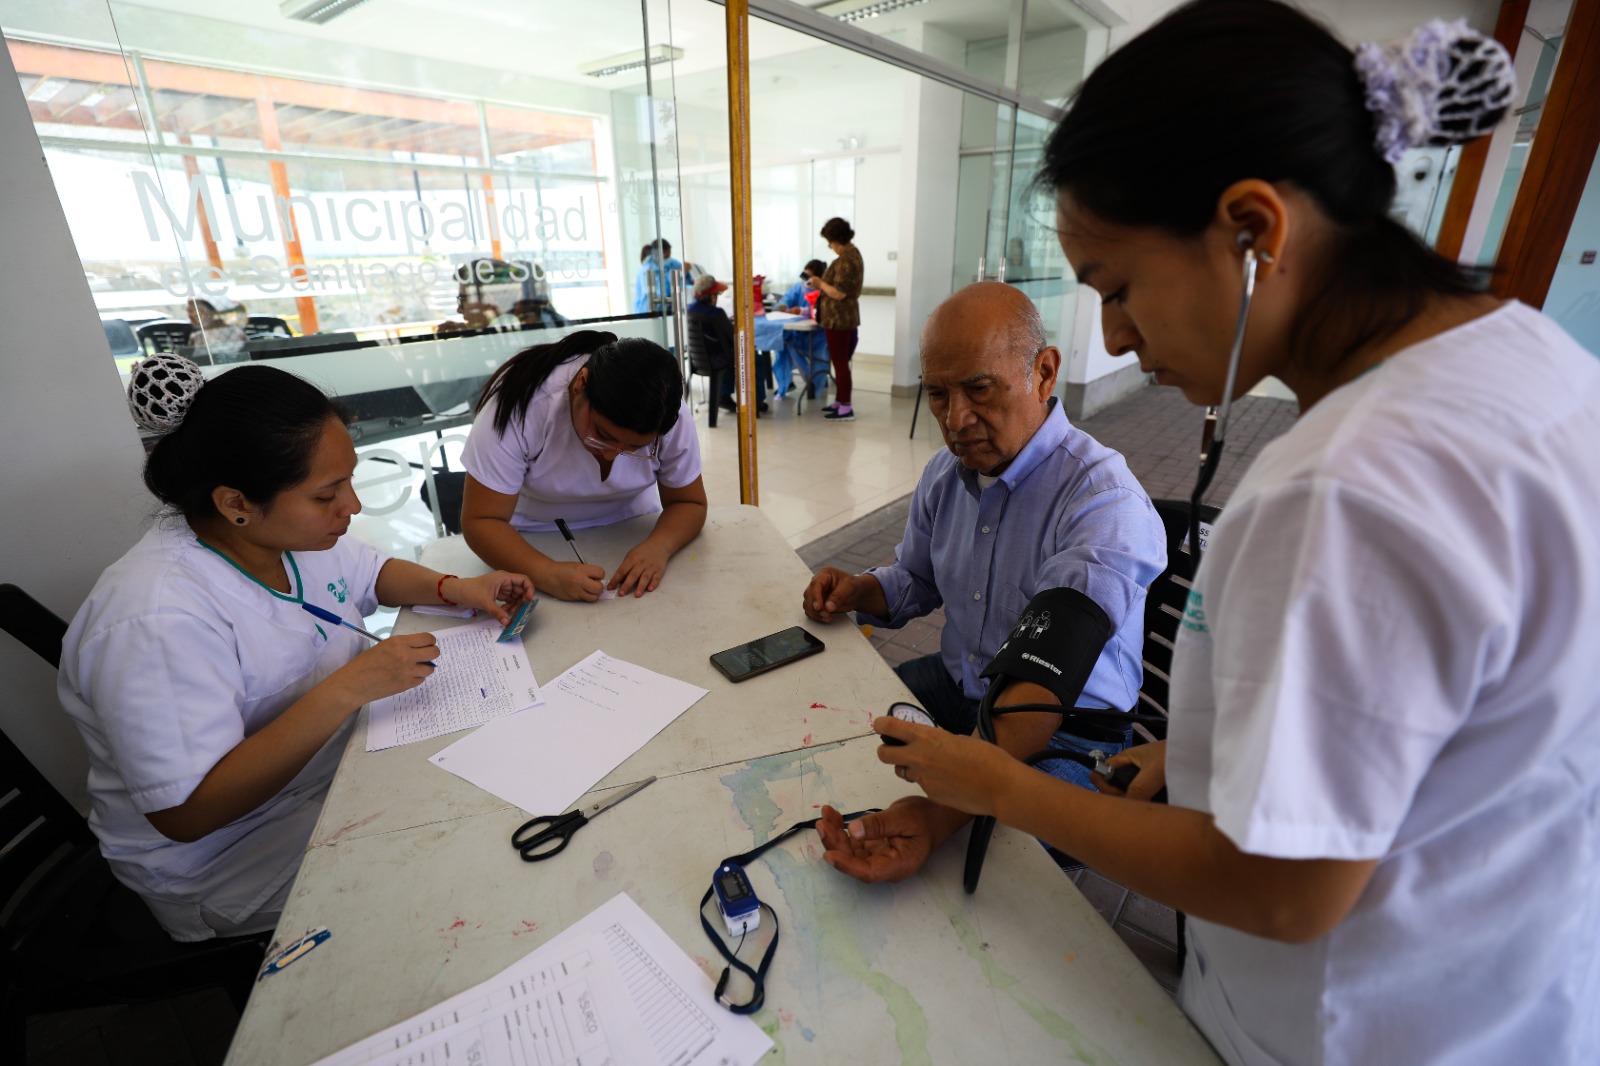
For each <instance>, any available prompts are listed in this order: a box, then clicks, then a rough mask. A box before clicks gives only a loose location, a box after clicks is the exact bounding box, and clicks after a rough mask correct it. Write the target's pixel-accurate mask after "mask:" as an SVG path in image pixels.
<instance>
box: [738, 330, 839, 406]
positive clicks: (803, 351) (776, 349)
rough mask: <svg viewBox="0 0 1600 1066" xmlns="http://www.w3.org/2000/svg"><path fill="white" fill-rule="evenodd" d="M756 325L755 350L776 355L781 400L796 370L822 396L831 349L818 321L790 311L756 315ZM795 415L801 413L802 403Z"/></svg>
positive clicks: (825, 384)
mask: <svg viewBox="0 0 1600 1066" xmlns="http://www.w3.org/2000/svg"><path fill="white" fill-rule="evenodd" d="M755 324H756V349H757V350H758V351H763V352H767V351H770V352H773V353H775V355H774V358H773V362H772V373H773V377H774V379H775V380H776V381H777V384H778V392H779V396H778V399H780V400H781V399H783V398H784V394H786V393H787V392H788V391H789V389H790V387H791V386H792V385H793V383H794V373H795V371H797V370H798V371H799V372H800V374H801V376H803V377H805V378H806V379H807V383H808V384H809V385H810V386H811V388H812V389H814V390H815V392H816V394H818V395H820V394H821V392H822V390H823V389H824V388H826V387H827V384H828V346H827V342H826V341H825V340H824V338H823V336H822V330H821V329H820V328H818V326H817V324H816V322H815V321H813V320H812V319H809V318H802V317H801V316H800V315H794V314H790V313H788V312H787V311H769V312H767V313H766V314H764V315H757V316H756V319H755ZM804 395H805V394H804V392H802V393H801V396H802V397H804ZM795 413H796V414H799V413H800V406H799V403H797V404H796V406H795Z"/></svg>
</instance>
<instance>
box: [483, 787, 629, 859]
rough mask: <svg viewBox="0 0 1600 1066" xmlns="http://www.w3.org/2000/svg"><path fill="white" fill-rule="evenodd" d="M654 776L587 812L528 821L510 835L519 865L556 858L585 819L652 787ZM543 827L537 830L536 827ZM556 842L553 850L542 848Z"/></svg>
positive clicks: (574, 812) (577, 811) (553, 815)
mask: <svg viewBox="0 0 1600 1066" xmlns="http://www.w3.org/2000/svg"><path fill="white" fill-rule="evenodd" d="M654 783H655V776H654V775H651V776H650V777H647V778H645V779H644V780H643V781H640V782H639V783H638V784H637V785H632V786H630V787H628V788H626V789H623V790H622V791H621V792H619V793H618V794H617V795H615V796H612V797H611V798H610V799H608V800H602V801H600V802H599V803H596V804H595V805H594V806H593V807H590V808H588V809H587V810H576V811H568V812H567V813H566V814H559V815H557V814H546V815H544V816H542V817H539V818H530V819H528V820H527V821H526V822H523V823H522V825H520V826H518V827H517V831H516V832H515V833H512V834H511V846H512V847H514V848H516V849H517V850H518V851H520V852H521V853H522V861H523V862H542V861H543V860H545V859H548V858H551V857H552V856H555V855H559V854H561V852H563V851H564V850H566V847H567V845H568V844H570V843H572V834H574V833H576V832H577V831H578V830H580V829H582V828H583V827H584V826H586V825H588V824H589V819H591V818H593V817H594V816H595V815H597V814H599V813H600V812H601V811H604V810H606V809H608V808H611V807H615V806H616V805H617V804H619V803H621V802H622V801H623V800H625V799H627V798H628V797H629V796H631V795H633V794H634V793H635V792H638V791H639V790H640V789H642V788H644V787H645V786H646V785H650V784H654ZM541 826H542V827H543V828H540V827H541ZM556 841H559V843H557V844H556V846H555V847H553V848H551V847H546V845H548V844H550V843H552V842H556Z"/></svg>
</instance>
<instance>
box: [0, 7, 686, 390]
mask: <svg viewBox="0 0 1600 1066" xmlns="http://www.w3.org/2000/svg"><path fill="white" fill-rule="evenodd" d="M657 6H660V5H657ZM584 7H585V10H584V12H583V15H584V16H585V17H579V16H578V15H577V14H576V13H573V12H564V13H563V12H554V13H552V14H551V15H550V16H549V17H545V14H544V12H542V11H541V12H540V14H539V18H538V21H540V22H548V23H550V25H548V26H545V27H535V26H533V25H530V21H532V19H531V17H524V13H522V12H520V11H519V9H517V8H516V7H513V6H510V5H483V6H481V7H479V8H477V9H475V10H474V11H472V12H470V13H463V14H462V15H461V17H459V18H458V17H456V16H455V15H452V18H451V19H450V20H449V24H448V25H445V24H442V20H441V21H440V23H439V24H436V23H435V22H434V21H432V20H429V19H427V18H426V17H424V16H423V15H422V14H421V11H422V9H417V8H406V9H400V10H399V12H398V13H396V12H395V11H394V10H393V9H390V10H389V11H388V12H385V11H383V10H382V9H381V8H380V5H376V4H374V5H371V6H370V7H369V6H366V5H362V6H358V7H355V8H352V9H350V10H349V11H348V13H346V14H344V15H340V16H338V17H337V18H335V19H332V20H330V21H328V22H326V23H325V24H320V25H319V24H312V23H308V22H302V21H297V20H295V19H292V18H288V17H284V16H282V15H280V14H279V13H278V8H277V5H275V4H274V5H254V6H251V7H249V8H246V7H244V6H242V5H241V6H240V7H239V8H238V9H237V11H236V12H235V9H233V8H229V7H227V6H217V5H209V4H202V3H199V2H191V0H162V2H155V3H140V4H133V3H120V2H110V3H108V2H105V0H98V2H89V0H60V2H57V0H48V2H47V0H18V2H13V3H9V4H7V5H6V7H5V9H4V16H3V18H4V21H3V23H0V29H3V30H4V33H5V35H6V39H7V43H8V45H9V47H10V50H11V54H12V59H13V61H14V63H15V65H16V68H17V72H18V75H19V78H20V79H21V82H22V86H23V91H24V93H25V94H26V96H27V99H28V103H29V107H30V109H31V110H32V113H33V117H34V121H35V124H36V127H37V129H38V132H39V135H40V138H41V141H42V142H43V144H44V147H45V152H46V157H47V160H48V162H49V165H50V168H51V172H52V174H53V175H54V176H55V180H56V185H57V191H58V193H59V194H60V197H61V201H62V205H63V207H64V209H65V211H66V215H67V218H68V222H69V225H70V227H71V229H72V233H73V238H74V240H75V242H76V244H77V250H78V254H79V256H80V258H81V260H82V262H83V266H84V273H85V276H86V277H87V278H88V280H89V284H90V288H91V289H92V290H93V293H94V297H95V300H96V303H97V305H98V307H99V309H100V312H101V316H102V318H103V319H104V320H105V321H106V322H107V327H106V328H107V335H108V337H114V338H115V340H116V342H117V343H116V345H115V348H116V350H115V352H114V355H115V357H116V358H117V359H118V362H119V364H120V365H121V366H122V367H123V369H124V370H126V368H127V366H128V365H129V364H131V362H132V361H133V359H134V358H136V357H137V356H138V355H139V354H141V352H147V351H151V350H174V351H178V352H180V353H181V354H185V355H189V356H191V357H193V358H195V359H196V360H197V361H198V362H201V363H202V364H204V365H207V366H208V367H209V368H210V370H209V371H208V372H220V371H221V370H223V369H226V367H227V366H228V365H230V364H233V363H237V362H242V361H248V360H250V359H263V358H264V359H273V360H278V359H286V358H289V357H297V358H300V359H301V361H300V362H297V363H296V364H295V365H296V367H297V368H298V369H300V370H302V371H303V372H306V373H316V374H317V375H318V376H319V378H320V379H321V381H322V383H323V384H324V385H325V386H327V387H329V388H330V390H331V391H337V392H339V393H348V392H353V391H367V390H371V389H373V388H377V387H384V386H398V385H404V384H412V383H429V382H430V380H431V379H433V378H435V377H436V376H438V375H450V374H458V373H465V372H466V371H469V370H470V371H474V372H475V374H474V375H471V376H476V375H478V374H481V373H482V372H484V370H485V368H486V366H487V368H489V369H492V367H493V365H496V362H495V361H496V360H499V359H503V358H504V355H505V353H508V352H509V351H514V350H515V349H516V348H517V347H518V346H519V344H522V343H526V342H527V341H528V340H531V339H532V338H531V337H520V335H521V334H524V333H528V332H536V331H539V330H543V329H546V328H557V329H559V328H560V327H562V326H564V325H566V324H567V323H571V322H583V321H595V320H613V319H616V318H618V317H619V316H627V315H631V314H633V313H634V312H633V285H634V277H635V273H636V270H637V258H638V257H637V254H636V252H637V249H638V248H639V247H640V246H641V244H642V243H643V242H645V241H648V240H651V239H653V238H654V237H655V236H656V235H657V234H659V233H661V232H662V224H661V218H660V211H661V200H662V197H661V195H660V190H659V183H658V180H657V174H658V172H659V171H660V170H661V169H662V168H664V167H665V166H667V165H668V164H674V163H675V161H674V160H672V159H671V153H672V151H673V145H672V144H671V142H670V138H664V137H663V129H662V126H661V123H660V121H659V120H658V113H659V112H660V111H661V110H663V108H662V107H661V106H659V105H664V109H665V110H666V112H667V113H668V114H670V108H671V101H670V99H668V100H665V101H661V100H658V99H656V98H655V97H654V96H652V94H651V91H650V87H649V82H650V81H651V80H652V76H653V75H657V74H658V73H659V71H658V69H656V68H657V67H658V66H659V61H661V60H664V61H666V62H667V63H669V64H670V61H671V58H672V55H671V51H670V46H668V45H667V44H666V42H665V41H664V39H663V37H662V30H663V29H664V27H665V25H666V24H667V23H668V20H667V19H665V18H662V19H660V22H661V24H662V25H661V26H658V27H657V28H656V29H657V40H656V44H657V46H658V49H665V50H664V51H663V50H658V51H656V52H651V53H650V57H651V58H652V59H655V60H657V61H658V62H646V53H647V51H648V50H649V47H650V46H649V43H648V40H647V34H648V33H649V29H648V26H647V23H646V21H645V19H644V17H643V15H644V13H645V8H644V6H642V5H641V4H640V3H638V0H592V2H590V3H588V4H587V5H585V6H584ZM601 9H605V10H601ZM598 16H603V17H598ZM538 28H543V29H545V30H547V31H548V33H549V34H550V37H549V39H560V40H562V42H563V47H562V49H560V50H559V52H557V53H554V54H551V53H550V52H542V53H536V52H534V51H529V50H527V49H524V48H519V47H508V45H509V43H510V42H512V41H514V40H516V39H526V38H527V36H528V35H529V34H530V32H533V31H534V30H535V29H538ZM536 54H537V55H540V58H533V57H534V56H535V55H536ZM656 80H659V79H656ZM619 115H625V116H627V119H626V120H624V121H620V122H619V121H618V118H619ZM630 252H632V253H635V254H630ZM666 321H667V319H666V318H665V317H664V316H660V315H658V316H656V317H655V319H654V320H653V321H652V322H650V323H646V324H640V325H630V326H628V327H627V328H628V330H629V331H630V332H638V331H643V332H644V333H646V334H647V335H651V336H653V337H654V338H655V339H657V340H659V341H662V342H664V343H665V342H667V340H668V335H667V330H666V328H665V324H666ZM130 333H131V334H132V336H133V338H134V342H136V345H135V344H134V343H130V342H129V341H128V335H129V334H130ZM502 334H512V335H514V336H512V337H511V338H509V339H508V338H505V337H502V336H500V335H502ZM393 346H399V347H400V348H405V349H406V350H404V351H401V350H398V348H397V350H395V351H388V352H384V353H383V354H381V355H379V354H378V353H377V349H379V348H384V347H393ZM340 352H344V353H347V354H346V355H345V356H343V357H340V356H339V355H338V354H337V353H340Z"/></svg>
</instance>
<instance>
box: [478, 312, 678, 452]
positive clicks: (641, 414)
mask: <svg viewBox="0 0 1600 1066" xmlns="http://www.w3.org/2000/svg"><path fill="white" fill-rule="evenodd" d="M581 356H588V362H587V363H586V365H587V366H588V368H589V378H588V382H587V384H586V385H585V386H584V390H583V394H584V396H585V398H587V399H588V401H589V403H590V404H592V405H593V406H594V409H595V411H596V412H597V413H598V414H600V415H601V416H602V417H604V418H606V419H608V420H610V421H612V422H615V423H616V424H617V425H619V426H621V427H622V428H624V429H627V430H629V431H631V432H634V433H641V434H653V435H655V436H664V435H665V434H666V433H667V432H668V431H670V430H671V429H672V427H673V426H675V425H677V423H678V408H679V406H680V405H681V404H682V402H683V372H682V370H681V369H680V368H679V367H678V361H677V360H676V359H675V358H673V356H672V353H671V352H669V351H667V350H666V349H665V348H663V347H661V345H659V344H656V343H654V342H653V341H647V340H645V339H644V338H642V337H624V338H622V339H621V340H618V339H617V337H616V335H615V334H612V333H604V332H601V331H599V330H588V329H585V330H579V331H577V332H576V333H569V334H567V335H566V336H565V337H562V338H561V339H560V340H558V341H556V342H555V343H553V344H540V345H536V346H534V347H532V348H527V349H524V350H523V351H521V352H518V353H517V354H516V355H514V356H512V357H511V358H510V359H509V360H507V361H506V363H505V365H504V366H502V367H500V369H499V370H496V371H495V372H494V376H493V377H491V378H490V379H489V383H488V384H487V385H485V386H484V389H483V395H482V396H481V397H480V398H479V399H478V406H477V407H476V408H475V411H482V410H483V409H484V407H485V406H486V405H487V404H488V403H489V401H490V400H491V399H493V400H497V401H498V405H497V407H496V408H495V413H494V429H495V432H496V433H498V434H500V435H501V436H504V435H505V432H506V427H507V426H509V425H510V424H511V422H512V420H513V419H515V420H516V421H519V422H520V421H521V420H522V419H524V418H526V417H527V414H528V405H529V404H530V403H532V402H533V396H534V393H536V392H538V391H539V386H541V385H543V384H544V383H545V382H546V381H548V380H549V378H550V375H551V374H552V373H553V372H554V371H555V369H556V367H558V366H561V365H562V364H563V363H569V362H571V361H572V360H574V359H577V358H579V357H581Z"/></svg>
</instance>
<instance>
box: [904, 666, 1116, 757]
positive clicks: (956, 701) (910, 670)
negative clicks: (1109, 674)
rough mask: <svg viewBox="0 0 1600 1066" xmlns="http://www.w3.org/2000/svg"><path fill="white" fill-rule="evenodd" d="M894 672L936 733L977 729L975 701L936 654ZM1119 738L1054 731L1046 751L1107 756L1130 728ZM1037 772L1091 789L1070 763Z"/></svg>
mask: <svg viewBox="0 0 1600 1066" xmlns="http://www.w3.org/2000/svg"><path fill="white" fill-rule="evenodd" d="M894 672H895V674H896V675H897V676H898V677H899V678H900V681H901V682H902V683H903V684H904V685H905V686H906V688H908V689H910V690H911V694H912V695H913V696H915V697H916V699H917V702H918V703H920V704H921V705H922V708H923V709H924V710H926V711H927V712H928V713H929V714H930V715H932V716H933V720H934V721H935V722H937V723H938V724H939V728H940V729H947V730H949V731H950V732H952V733H963V734H965V733H971V732H974V731H975V730H976V729H977V728H978V701H977V700H974V699H968V698H967V697H966V696H964V695H963V694H962V692H961V686H960V685H958V684H956V682H955V679H954V678H952V677H951V676H950V671H948V670H946V669H945V668H944V660H943V659H941V658H940V656H939V653H938V652H935V653H933V654H932V655H924V656H922V657H920V658H917V659H911V660H909V661H907V662H903V663H901V664H900V665H899V666H897V667H895V668H894ZM1122 734H1123V736H1122V740H1121V742H1108V741H1105V740H1088V739H1085V738H1084V737H1080V736H1075V735H1073V734H1072V733H1069V732H1067V731H1066V730H1065V729H1058V730H1056V733H1055V736H1053V737H1051V738H1050V748H1051V749H1052V750H1056V751H1062V750H1065V751H1075V752H1079V753H1080V754H1084V755H1087V754H1089V753H1090V752H1091V751H1099V752H1101V753H1103V754H1105V755H1107V756H1110V755H1114V754H1116V753H1117V752H1119V751H1121V750H1122V749H1123V748H1125V747H1127V746H1128V744H1129V742H1130V741H1132V739H1133V730H1132V728H1131V727H1128V728H1124V729H1123V730H1122ZM1039 769H1040V770H1042V771H1044V772H1045V773H1047V774H1049V775H1050V776H1051V777H1055V778H1059V779H1061V780H1062V781H1070V782H1072V783H1073V784H1074V785H1078V786H1079V787H1081V788H1093V787H1094V786H1093V785H1091V784H1090V783H1089V768H1088V767H1087V766H1084V765H1082V764H1081V763H1079V762H1077V761H1075V760H1073V759H1067V758H1061V759H1051V760H1049V761H1048V762H1043V763H1040V764H1039Z"/></svg>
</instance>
